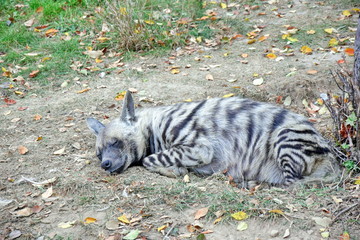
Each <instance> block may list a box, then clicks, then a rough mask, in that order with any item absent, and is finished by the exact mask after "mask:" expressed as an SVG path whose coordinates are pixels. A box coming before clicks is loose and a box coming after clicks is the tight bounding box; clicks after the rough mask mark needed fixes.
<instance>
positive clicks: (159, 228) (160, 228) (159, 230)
mask: <svg viewBox="0 0 360 240" xmlns="http://www.w3.org/2000/svg"><path fill="white" fill-rule="evenodd" d="M167 227H168V225H162V226H161V227H158V228H157V230H158V232H161V231H163V230H165V229H166V228H167Z"/></svg>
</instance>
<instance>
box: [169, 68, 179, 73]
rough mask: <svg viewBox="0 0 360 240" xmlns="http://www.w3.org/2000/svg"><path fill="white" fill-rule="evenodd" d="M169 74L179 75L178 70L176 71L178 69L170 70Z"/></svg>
mask: <svg viewBox="0 0 360 240" xmlns="http://www.w3.org/2000/svg"><path fill="white" fill-rule="evenodd" d="M170 72H171V73H172V74H178V73H180V69H178V68H173V69H171V70H170Z"/></svg>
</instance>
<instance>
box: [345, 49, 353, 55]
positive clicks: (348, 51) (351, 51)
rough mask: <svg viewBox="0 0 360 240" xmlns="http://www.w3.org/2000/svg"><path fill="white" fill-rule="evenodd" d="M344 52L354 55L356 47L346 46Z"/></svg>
mask: <svg viewBox="0 0 360 240" xmlns="http://www.w3.org/2000/svg"><path fill="white" fill-rule="evenodd" d="M344 52H345V53H346V54H347V55H348V56H354V49H353V48H346V49H345V50H344Z"/></svg>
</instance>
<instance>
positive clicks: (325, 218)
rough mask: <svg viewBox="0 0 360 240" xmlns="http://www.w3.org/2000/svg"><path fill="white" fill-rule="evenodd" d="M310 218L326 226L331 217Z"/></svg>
mask: <svg viewBox="0 0 360 240" xmlns="http://www.w3.org/2000/svg"><path fill="white" fill-rule="evenodd" d="M312 220H314V221H315V222H316V224H318V225H320V226H322V227H324V228H326V227H328V226H329V225H330V223H331V218H328V217H323V218H321V217H313V218H312Z"/></svg>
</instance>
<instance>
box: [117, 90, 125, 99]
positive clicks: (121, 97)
mask: <svg viewBox="0 0 360 240" xmlns="http://www.w3.org/2000/svg"><path fill="white" fill-rule="evenodd" d="M125 94H126V91H122V92H118V93H117V95H116V97H115V100H117V101H120V100H123V99H124V97H125Z"/></svg>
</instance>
